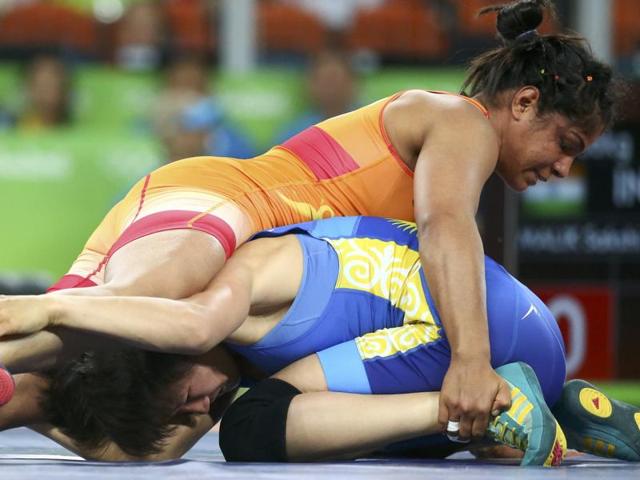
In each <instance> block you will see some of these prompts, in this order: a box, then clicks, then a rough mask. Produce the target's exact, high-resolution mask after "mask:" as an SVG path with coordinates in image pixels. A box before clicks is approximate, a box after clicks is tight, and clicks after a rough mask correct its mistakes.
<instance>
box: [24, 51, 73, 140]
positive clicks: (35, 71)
mask: <svg viewBox="0 0 640 480" xmlns="http://www.w3.org/2000/svg"><path fill="white" fill-rule="evenodd" d="M24 85H25V88H26V90H25V98H24V106H23V109H22V111H21V112H20V113H18V114H17V115H16V116H15V118H14V126H15V127H16V128H18V129H21V130H37V129H45V128H53V127H61V126H65V125H68V124H70V123H71V120H72V118H71V96H72V92H71V73H70V72H69V70H68V68H67V66H66V64H65V63H64V62H63V61H62V60H61V59H60V58H59V57H57V56H55V55H51V54H46V55H39V56H37V57H35V58H34V59H33V60H32V61H31V62H30V63H29V64H28V65H27V66H26V67H25V71H24Z"/></svg>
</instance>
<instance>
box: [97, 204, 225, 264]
mask: <svg viewBox="0 0 640 480" xmlns="http://www.w3.org/2000/svg"><path fill="white" fill-rule="evenodd" d="M180 229H190V230H200V231H201V232H205V233H208V234H209V235H211V236H213V237H214V238H215V239H216V240H218V241H219V242H220V244H221V245H222V248H223V249H224V252H225V254H226V256H227V258H228V257H230V256H231V254H232V253H233V251H234V250H235V249H236V236H235V234H234V233H233V230H232V229H231V227H230V226H229V224H228V223H227V222H225V221H224V220H222V219H221V218H219V217H216V216H214V215H202V213H201V212H192V211H186V210H167V211H164V212H158V213H154V214H152V215H148V216H146V217H144V218H141V219H140V220H138V221H136V222H134V223H132V224H131V225H130V226H129V227H128V228H127V229H126V230H125V231H124V232H123V233H122V235H120V238H118V240H117V241H116V243H114V244H113V247H111V250H109V254H108V256H109V257H110V256H111V255H113V254H114V253H115V252H116V251H118V250H119V249H120V248H122V247H124V246H125V245H127V244H128V243H131V242H133V241H134V240H137V239H139V238H142V237H145V236H147V235H151V234H152V233H157V232H164V231H167V230H180Z"/></svg>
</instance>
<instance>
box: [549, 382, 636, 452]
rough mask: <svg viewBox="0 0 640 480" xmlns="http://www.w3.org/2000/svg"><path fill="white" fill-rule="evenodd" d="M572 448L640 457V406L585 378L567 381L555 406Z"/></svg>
mask: <svg viewBox="0 0 640 480" xmlns="http://www.w3.org/2000/svg"><path fill="white" fill-rule="evenodd" d="M554 411H555V412H556V414H557V418H558V420H560V421H561V423H562V425H564V426H565V430H566V431H567V436H568V438H569V440H570V444H569V446H570V448H575V449H576V450H580V451H582V452H588V453H592V454H594V455H598V456H600V457H608V458H618V459H620V460H627V461H635V462H637V461H640V409H639V408H637V407H634V406H632V405H629V404H626V403H624V402H620V401H618V400H614V399H611V398H609V397H608V396H607V395H605V394H604V393H603V392H602V391H600V390H599V389H598V388H596V387H595V386H594V385H592V384H590V383H589V382H585V381H584V380H571V381H570V382H567V383H566V384H565V387H564V389H563V391H562V398H561V399H560V401H559V402H558V404H557V405H556V407H554Z"/></svg>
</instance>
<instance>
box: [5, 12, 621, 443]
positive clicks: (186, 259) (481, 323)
mask: <svg viewBox="0 0 640 480" xmlns="http://www.w3.org/2000/svg"><path fill="white" fill-rule="evenodd" d="M547 3H548V1H547V0H527V1H523V0H520V1H517V2H513V3H511V4H509V5H506V6H504V7H501V8H493V9H488V10H496V11H498V21H497V28H498V32H499V34H500V35H501V37H502V39H503V40H504V45H503V46H502V47H499V48H497V49H495V50H492V51H490V52H487V53H486V54H484V55H481V56H480V57H478V58H476V59H475V60H474V62H473V63H472V65H471V69H470V73H469V76H468V78H467V80H466V82H465V88H467V91H468V94H469V97H466V96H458V95H451V94H443V93H440V92H427V91H419V90H411V91H407V92H403V93H399V94H396V95H394V96H392V97H390V98H387V99H383V100H380V101H378V102H375V103H373V104H371V105H369V106H366V107H364V108H361V109H359V110H356V111H354V112H351V113H347V114H345V115H341V116H338V117H335V118H332V119H329V120H326V121H324V122H321V123H319V124H317V125H316V126H313V127H311V128H309V129H307V130H305V131H304V132H302V133H300V134H299V135H296V136H295V137H293V138H291V139H290V140H288V141H287V142H285V143H284V144H282V145H279V146H277V147H275V148H273V149H271V150H270V151H268V152H267V153H265V154H264V155H261V156H259V157H256V158H253V159H250V160H243V161H237V160H233V159H226V158H213V157H198V158H191V159H186V160H183V161H180V162H176V163H173V164H170V165H167V166H165V167H162V168H160V169H158V170H156V171H155V172H153V173H151V174H150V175H148V176H147V177H145V178H144V179H142V180H141V181H140V182H139V183H138V184H137V185H136V186H135V187H134V188H133V189H132V190H131V192H130V193H129V194H128V195H127V196H126V197H125V199H124V200H122V201H121V202H120V203H119V204H118V205H117V206H116V207H114V209H113V210H112V211H111V212H110V213H109V214H108V215H107V217H106V218H105V220H104V221H103V222H102V224H101V225H100V226H99V227H98V229H97V230H96V231H95V233H94V234H93V235H92V236H91V238H90V239H89V241H88V243H87V244H86V247H85V249H84V250H83V252H82V253H81V254H80V256H79V257H78V259H77V260H76V262H75V263H74V264H73V266H72V267H71V270H70V271H69V273H68V274H67V275H65V276H64V277H63V278H62V279H61V280H60V281H59V282H58V283H57V284H56V285H54V287H52V290H61V291H62V292H64V293H67V294H84V295H112V294H120V295H151V296H158V297H168V298H184V297H187V296H189V295H193V294H195V293H197V292H199V291H201V290H203V289H204V288H205V286H206V282H207V281H208V280H209V279H210V278H212V276H213V275H214V274H215V273H216V272H217V271H218V270H219V269H220V268H221V266H222V265H223V263H224V261H225V259H226V258H227V257H228V256H229V255H231V253H232V252H233V250H234V248H235V247H236V246H237V245H239V244H241V243H242V242H244V241H246V240H247V239H248V238H249V237H250V236H251V235H252V234H253V233H255V232H257V231H259V230H262V229H266V228H270V227H275V226H279V225H286V224H291V223H296V222H302V221H307V220H310V219H314V218H323V217H327V216H336V215H377V216H388V217H393V218H399V219H406V220H413V219H415V221H416V222H417V224H418V227H419V235H420V236H419V239H420V250H421V257H422V261H423V264H424V269H425V272H426V274H427V276H428V281H429V286H430V288H431V290H432V293H433V296H434V298H435V301H436V304H437V306H438V309H439V311H440V312H441V316H442V318H443V323H445V326H446V330H447V333H448V337H449V341H450V343H451V346H452V361H451V366H450V369H449V371H448V373H447V376H446V378H445V381H444V384H443V387H442V397H441V398H442V400H441V409H440V421H441V423H442V424H446V421H447V420H448V419H450V420H459V421H460V435H461V436H462V437H467V436H469V435H471V434H475V435H477V434H481V433H482V432H484V431H485V429H486V425H487V421H488V420H487V419H488V415H489V412H490V411H492V410H495V409H496V408H501V407H504V406H506V405H508V403H509V393H508V391H507V388H506V384H505V383H504V382H502V381H501V380H500V378H499V377H498V376H497V375H496V374H495V372H493V370H492V369H491V366H490V363H489V360H490V359H489V346H488V345H489V344H488V334H487V320H486V306H485V293H484V288H485V287H484V285H483V278H484V272H483V255H482V254H483V249H482V243H481V240H480V236H479V234H478V229H477V226H476V223H475V220H474V216H475V213H476V209H477V206H478V201H479V197H480V193H481V191H482V188H483V186H484V184H485V182H486V181H487V179H488V177H489V176H490V175H491V174H492V173H493V172H494V171H496V172H497V173H498V174H499V175H500V176H501V177H502V178H503V179H504V181H505V182H506V183H507V184H508V185H509V186H510V187H511V188H513V189H515V190H519V191H521V190H524V189H526V188H527V187H528V186H530V185H533V184H535V183H536V182H538V181H539V180H542V181H546V180H547V179H548V178H549V177H551V176H557V177H565V176H566V175H567V174H568V172H569V169H570V167H571V164H572V162H573V160H574V158H575V157H576V156H577V155H578V154H580V153H581V152H582V151H583V150H584V149H585V148H586V147H587V146H589V145H590V144H591V143H592V142H593V141H594V140H595V138H596V137H597V136H598V135H599V134H600V133H601V132H602V130H603V129H604V128H605V127H606V126H607V125H608V124H609V123H610V121H611V116H612V108H613V90H614V88H613V85H612V82H611V71H610V69H609V68H608V67H607V66H605V65H603V64H601V63H599V62H598V61H596V60H595V59H594V58H593V56H592V55H591V54H590V53H589V51H588V48H587V47H586V45H585V44H584V42H583V41H582V40H581V39H580V38H577V37H571V36H564V35H539V34H538V33H537V31H536V30H535V28H536V27H537V26H538V25H539V24H540V23H541V21H542V18H543V12H544V8H545V7H546V6H547ZM425 251H428V252H429V256H428V257H427V256H425V255H424V252H425ZM74 287H89V288H83V289H75V288H74ZM62 292H61V293H62ZM228 294H229V295H233V285H229V292H228ZM221 328H224V326H221ZM16 333H18V332H16Z"/></svg>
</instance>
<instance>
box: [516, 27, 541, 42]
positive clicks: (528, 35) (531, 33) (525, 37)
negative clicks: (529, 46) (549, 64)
mask: <svg viewBox="0 0 640 480" xmlns="http://www.w3.org/2000/svg"><path fill="white" fill-rule="evenodd" d="M536 37H538V30H536V29H535V28H534V29H533V30H527V31H526V32H522V33H521V34H520V35H518V36H517V37H516V38H515V39H514V40H513V41H514V42H527V41H529V40H533V39H534V38H536Z"/></svg>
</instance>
